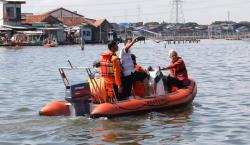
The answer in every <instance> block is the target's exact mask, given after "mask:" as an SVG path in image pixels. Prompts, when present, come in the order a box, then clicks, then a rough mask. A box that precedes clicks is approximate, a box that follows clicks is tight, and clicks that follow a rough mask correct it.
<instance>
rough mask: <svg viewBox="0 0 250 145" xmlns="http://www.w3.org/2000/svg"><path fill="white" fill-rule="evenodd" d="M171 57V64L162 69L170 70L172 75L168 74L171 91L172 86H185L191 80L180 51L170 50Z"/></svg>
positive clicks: (168, 86)
mask: <svg viewBox="0 0 250 145" xmlns="http://www.w3.org/2000/svg"><path fill="white" fill-rule="evenodd" d="M169 58H170V59H171V62H170V64H169V65H168V66H166V67H163V68H161V70H168V69H169V70H170V75H168V76H167V89H168V92H169V93H171V91H172V90H171V89H172V86H176V87H178V88H182V87H185V86H187V85H188V84H189V80H188V73H187V69H186V65H185V63H184V61H183V59H182V58H181V57H179V56H178V53H177V52H176V51H175V50H169Z"/></svg>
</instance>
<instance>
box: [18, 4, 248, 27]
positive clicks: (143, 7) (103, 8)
mask: <svg viewBox="0 0 250 145" xmlns="http://www.w3.org/2000/svg"><path fill="white" fill-rule="evenodd" d="M59 7H64V8H66V9H69V10H71V11H77V12H78V13H79V14H81V15H84V16H85V17H89V18H94V19H103V18H106V19H108V20H109V21H111V22H137V21H144V22H149V21H158V22H162V21H165V22H170V21H174V20H175V19H174V17H173V16H174V14H175V11H172V12H171V10H172V7H173V4H172V0H26V4H24V5H23V7H22V8H23V9H22V12H31V13H34V14H39V13H44V12H46V11H49V10H52V9H56V8H59ZM182 11H183V15H184V19H185V22H197V23H199V24H210V23H211V22H214V21H217V20H227V19H228V18H229V19H230V20H232V21H236V22H239V21H250V0H182ZM180 14H181V13H180Z"/></svg>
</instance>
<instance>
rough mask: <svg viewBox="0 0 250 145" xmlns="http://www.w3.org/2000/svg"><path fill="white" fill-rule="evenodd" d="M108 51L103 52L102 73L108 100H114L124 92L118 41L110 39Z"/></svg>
mask: <svg viewBox="0 0 250 145" xmlns="http://www.w3.org/2000/svg"><path fill="white" fill-rule="evenodd" d="M108 49H109V51H108V52H103V53H101V60H100V74H101V76H102V77H103V78H104V82H105V87H106V93H107V99H106V101H107V102H112V101H114V98H116V99H118V100H119V99H120V98H119V97H120V94H121V93H122V83H121V74H122V69H121V63H120V59H119V57H118V56H117V55H116V52H117V51H118V42H117V41H114V40H112V41H110V42H109V43H108Z"/></svg>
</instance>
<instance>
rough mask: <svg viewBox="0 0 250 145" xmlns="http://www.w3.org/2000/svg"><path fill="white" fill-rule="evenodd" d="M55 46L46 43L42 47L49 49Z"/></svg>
mask: <svg viewBox="0 0 250 145" xmlns="http://www.w3.org/2000/svg"><path fill="white" fill-rule="evenodd" d="M56 46H57V45H56V44H55V43H46V44H44V45H43V47H44V48H50V47H56Z"/></svg>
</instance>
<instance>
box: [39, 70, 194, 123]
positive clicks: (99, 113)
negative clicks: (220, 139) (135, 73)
mask: <svg viewBox="0 0 250 145" xmlns="http://www.w3.org/2000/svg"><path fill="white" fill-rule="evenodd" d="M59 71H60V73H61V76H63V77H65V74H64V72H63V71H62V70H60V69H59ZM64 80H66V81H67V79H65V78H64ZM65 84H66V83H65ZM65 86H66V101H55V102H51V103H49V104H47V105H46V106H45V107H43V108H42V109H41V110H40V112H39V114H40V115H44V116H68V115H76V116H81V115H85V114H89V115H90V117H93V118H96V117H114V116H120V115H129V114H136V113H141V112H149V111H153V110H159V109H171V108H172V109H176V108H177V107H180V106H184V105H188V104H190V103H191V102H192V101H193V99H194V97H195V96H196V93H197V86H196V83H195V81H194V80H193V79H190V84H189V85H188V86H186V87H185V88H181V89H178V90H176V91H174V92H172V93H162V94H152V95H150V96H145V97H138V96H131V97H130V98H129V99H127V100H123V101H114V102H105V103H98V104H96V103H94V101H92V99H91V96H93V92H91V89H90V87H89V82H85V83H81V84H76V85H71V86H68V85H67V84H66V85H65ZM72 110H73V111H72ZM72 113H73V114H72Z"/></svg>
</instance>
